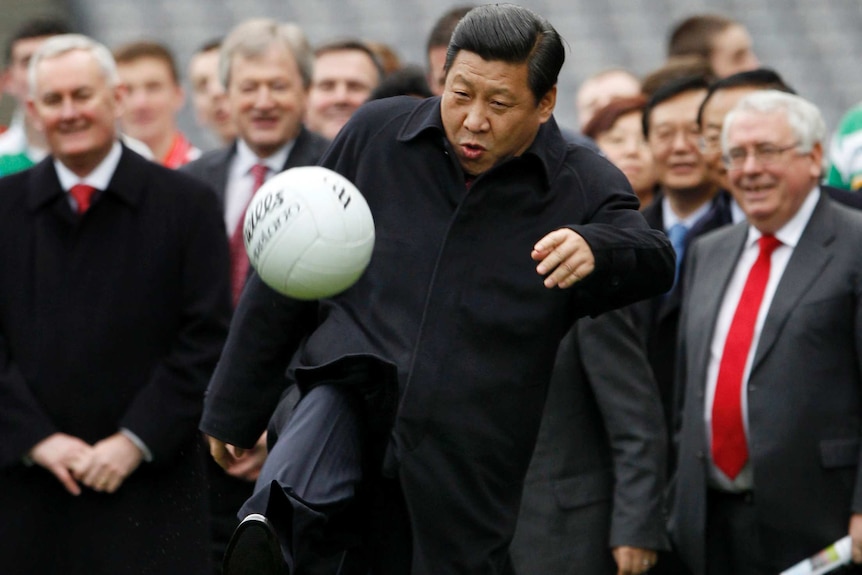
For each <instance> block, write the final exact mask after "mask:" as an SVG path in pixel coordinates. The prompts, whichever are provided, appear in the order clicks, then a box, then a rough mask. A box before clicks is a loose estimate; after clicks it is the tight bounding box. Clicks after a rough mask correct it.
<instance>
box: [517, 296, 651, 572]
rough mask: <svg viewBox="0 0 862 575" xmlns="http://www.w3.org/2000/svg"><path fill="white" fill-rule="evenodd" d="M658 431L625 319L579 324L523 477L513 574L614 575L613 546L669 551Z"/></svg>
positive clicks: (562, 355) (563, 354)
mask: <svg viewBox="0 0 862 575" xmlns="http://www.w3.org/2000/svg"><path fill="white" fill-rule="evenodd" d="M665 433H666V430H665V427H664V424H663V417H662V411H661V403H660V402H659V397H658V389H657V387H656V385H655V381H654V380H653V378H652V374H651V373H650V370H649V365H648V364H647V360H646V354H645V353H644V349H643V346H642V345H641V343H640V340H639V339H638V335H637V333H636V331H635V329H634V326H633V324H632V321H631V318H630V317H629V315H628V314H627V313H625V312H624V311H612V312H608V313H605V314H603V315H601V316H599V317H597V318H595V319H582V320H580V321H578V323H577V324H576V325H575V327H574V328H573V329H572V330H571V331H570V332H569V333H568V335H566V337H565V338H564V339H563V341H562V343H561V344H560V349H559V351H558V353H557V359H556V362H555V365H554V374H553V377H552V378H551V383H550V387H549V389H548V399H547V402H546V404H545V411H544V415H543V416H542V425H541V427H540V429H539V438H538V441H537V443H536V449H535V451H534V453H533V459H532V461H531V462H530V468H529V471H528V472H527V477H526V481H525V485H524V495H523V499H522V500H521V511H520V514H519V516H518V525H517V529H516V530H515V537H514V539H513V540H512V545H511V547H510V551H511V556H512V564H513V566H514V567H515V571H516V572H517V573H521V574H523V575H533V574H536V573H548V574H551V573H553V574H554V575H563V574H566V573H570V574H573V575H574V574H581V573H584V574H587V573H588V574H590V575H601V574H608V575H613V574H615V573H616V572H617V570H616V566H615V563H614V559H613V556H612V555H611V548H612V547H617V546H621V545H629V546H633V547H642V548H646V549H656V550H658V549H666V548H667V541H666V536H665V526H664V519H663V514H662V509H663V505H662V503H663V489H664V474H665V466H666V461H665V459H666V456H667V448H666V445H667V440H666V434H665Z"/></svg>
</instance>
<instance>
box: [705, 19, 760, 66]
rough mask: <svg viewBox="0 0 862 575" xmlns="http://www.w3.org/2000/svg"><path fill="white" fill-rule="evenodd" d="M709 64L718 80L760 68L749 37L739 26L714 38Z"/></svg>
mask: <svg viewBox="0 0 862 575" xmlns="http://www.w3.org/2000/svg"><path fill="white" fill-rule="evenodd" d="M709 63H710V65H711V66H712V71H713V72H715V75H716V76H718V77H719V78H726V77H728V76H730V75H732V74H736V73H737V72H745V71H748V70H754V69H755V68H757V67H759V66H760V61H759V60H758V59H757V56H756V55H755V54H754V49H753V48H752V45H751V35H749V33H748V30H746V29H745V28H744V27H742V26H740V25H739V24H734V25H731V26H728V27H727V28H725V29H724V30H723V31H722V32H720V33H718V34H717V35H716V36H715V38H714V39H713V42H712V53H711V54H710V56H709Z"/></svg>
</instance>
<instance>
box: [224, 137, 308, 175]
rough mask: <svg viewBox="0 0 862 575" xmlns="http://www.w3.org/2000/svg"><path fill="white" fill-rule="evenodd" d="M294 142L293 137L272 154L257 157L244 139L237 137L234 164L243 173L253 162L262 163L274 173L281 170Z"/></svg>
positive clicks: (248, 169)
mask: <svg viewBox="0 0 862 575" xmlns="http://www.w3.org/2000/svg"><path fill="white" fill-rule="evenodd" d="M295 142H296V140H295V139H294V140H291V141H289V142H287V143H286V144H285V145H284V146H282V147H281V148H279V150H278V151H277V152H275V153H274V154H270V155H269V156H267V157H266V158H259V157H257V154H255V153H254V152H252V151H251V148H249V147H248V144H246V143H245V140H243V139H242V138H239V139H238V140H237V145H236V165H237V167H238V168H239V173H240V174H243V175H245V174H247V173H248V172H249V171H250V170H251V168H252V167H253V166H254V165H255V164H263V165H265V166H266V167H267V168H269V170H270V171H271V172H273V173H275V174H277V173H279V172H281V171H282V170H283V169H284V164H285V163H286V162H287V156H288V155H290V151H291V150H292V149H293V145H294V143H295Z"/></svg>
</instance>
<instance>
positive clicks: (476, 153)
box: [461, 144, 485, 160]
mask: <svg viewBox="0 0 862 575" xmlns="http://www.w3.org/2000/svg"><path fill="white" fill-rule="evenodd" d="M461 150H462V151H463V153H464V157H466V158H467V159H469V160H475V159H478V158H479V157H481V156H482V154H483V153H485V148H483V147H482V146H480V145H478V144H461Z"/></svg>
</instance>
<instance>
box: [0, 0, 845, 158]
mask: <svg viewBox="0 0 862 575" xmlns="http://www.w3.org/2000/svg"><path fill="white" fill-rule="evenodd" d="M470 3H471V2H458V1H451V0H444V1H430V0H310V1H305V2H290V1H286V0H0V7H2V8H3V14H4V17H3V18H2V19H0V39H2V41H3V42H4V45H5V40H6V39H7V38H8V35H9V33H10V31H11V30H13V29H14V28H15V27H17V26H18V25H19V24H20V23H21V22H23V21H25V20H27V19H29V18H32V17H36V16H43V15H55V16H66V17H67V18H68V20H69V21H70V22H71V23H72V24H73V25H74V26H75V27H76V28H77V29H79V30H80V31H81V32H83V33H85V34H88V35H90V36H93V37H94V38H96V39H98V40H100V41H102V42H104V43H105V44H107V45H108V47H109V48H113V47H116V46H117V45H119V44H121V43H124V42H128V41H132V40H141V39H151V40H157V41H160V42H164V43H166V44H167V45H169V46H170V47H171V48H172V49H173V51H174V53H175V55H176V57H177V59H178V63H179V65H180V67H181V69H182V70H185V69H186V67H187V64H188V60H189V58H190V56H191V54H192V53H193V52H194V50H195V49H196V48H198V47H199V46H200V45H201V44H203V43H204V42H206V41H207V40H210V39H212V38H215V37H218V36H221V35H223V34H225V33H226V32H227V31H228V30H229V29H230V28H231V27H232V26H233V25H234V24H236V23H237V22H239V21H241V20H243V19H245V18H249V17H259V16H268V17H273V18H276V19H279V20H284V21H294V22H296V23H298V24H299V25H300V26H302V27H303V29H304V30H305V31H306V33H307V35H308V37H309V40H310V41H311V42H312V44H318V43H321V42H324V41H327V40H331V39H334V38H340V37H345V36H356V37H361V38H364V39H367V40H375V41H379V42H384V43H387V44H389V45H390V46H392V47H393V48H394V49H395V50H396V52H397V53H398V55H399V56H400V57H401V59H402V62H404V63H417V64H422V65H424V64H425V56H424V49H425V47H424V44H425V38H426V35H427V34H428V31H429V29H430V28H431V26H432V24H433V22H434V20H435V19H436V18H437V17H438V16H440V15H441V14H442V13H443V12H444V11H446V10H447V9H448V8H450V7H452V6H455V5H460V4H470ZM472 3H474V4H478V3H481V2H472ZM518 3H519V4H522V5H524V6H527V7H529V8H532V9H533V10H535V11H537V12H539V13H540V14H542V15H544V16H546V17H547V18H548V19H549V20H550V21H551V22H552V23H553V24H554V26H555V27H556V28H557V29H558V30H559V32H560V33H561V34H562V36H563V37H564V38H565V40H566V42H567V43H568V46H569V52H568V54H567V61H566V65H565V67H564V68H563V72H562V75H561V77H560V84H559V88H560V95H559V99H558V103H557V114H556V115H557V119H558V121H559V122H560V124H561V125H564V126H569V127H573V126H575V112H574V93H575V90H576V89H577V86H578V85H579V83H580V82H581V81H582V80H583V79H584V78H585V77H586V76H588V75H589V74H592V73H594V72H597V71H599V70H602V69H604V68H608V67H612V66H614V67H615V66H622V67H625V68H628V69H630V70H632V71H633V72H635V73H636V74H638V75H643V74H645V73H647V72H650V71H651V70H653V69H655V68H657V67H658V66H659V65H661V63H662V62H663V60H664V56H665V43H666V40H667V34H668V30H669V29H670V27H671V25H672V24H673V23H675V22H677V21H679V20H680V19H682V18H684V17H686V16H689V15H691V14H695V13H703V12H713V13H719V14H724V15H726V16H730V17H732V18H734V19H736V20H739V21H740V22H742V23H743V24H745V25H746V26H747V27H748V29H749V30H750V31H751V35H752V37H753V39H754V48H755V51H756V53H757V55H758V56H759V57H760V59H761V61H762V62H763V64H764V65H767V66H770V67H773V68H775V69H776V70H777V71H778V72H780V73H781V74H782V75H783V76H784V77H785V79H786V80H787V81H788V82H789V83H790V84H791V85H792V86H793V87H794V88H795V89H796V90H797V91H798V92H799V93H800V94H801V95H803V96H805V97H806V98H808V99H810V100H812V101H813V102H815V103H816V104H818V105H819V106H820V108H821V109H822V110H823V114H824V116H825V118H826V122H827V126H828V128H829V130H830V132H831V130H832V129H834V127H835V125H836V124H837V122H838V120H839V119H840V117H841V114H842V113H843V112H844V111H845V110H846V109H847V108H849V107H850V106H851V105H853V104H855V103H856V102H858V101H862V0H522V1H520V2H518ZM185 83H186V86H187V81H186V82H185ZM187 88H188V86H187ZM10 109H11V105H10V102H9V101H8V98H6V97H4V100H3V102H2V105H0V123H6V122H8V118H9V110H10ZM181 128H182V129H183V130H184V131H185V132H186V133H187V134H188V135H189V137H190V138H191V139H192V141H194V142H200V143H201V144H205V143H206V142H205V141H203V138H202V137H200V135H199V132H198V130H197V128H196V127H195V125H194V120H193V118H192V115H191V112H190V107H189V105H188V103H187V105H186V109H185V110H184V112H183V115H182V117H181Z"/></svg>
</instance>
